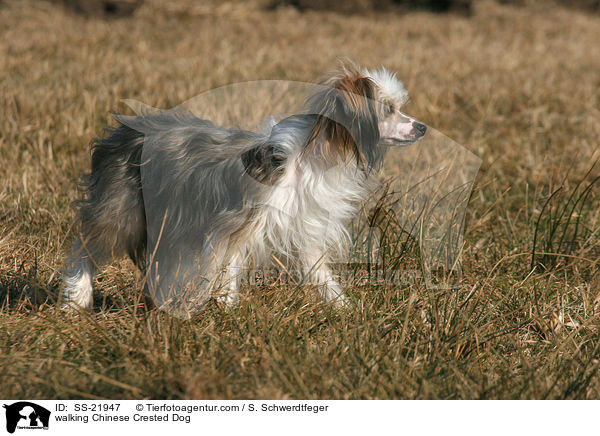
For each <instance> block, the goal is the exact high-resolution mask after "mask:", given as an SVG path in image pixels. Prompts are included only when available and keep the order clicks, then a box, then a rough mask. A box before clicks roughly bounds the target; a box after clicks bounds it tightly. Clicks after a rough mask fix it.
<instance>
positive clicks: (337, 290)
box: [323, 280, 350, 308]
mask: <svg viewBox="0 0 600 436" xmlns="http://www.w3.org/2000/svg"><path fill="white" fill-rule="evenodd" d="M323 299H324V300H325V301H327V302H328V303H332V304H334V305H335V306H337V307H339V308H346V307H348V306H349V305H350V300H348V297H347V296H346V294H345V293H344V290H343V289H342V287H341V286H340V284H339V283H338V282H336V281H333V280H331V281H329V282H328V283H327V285H325V289H324V292H323Z"/></svg>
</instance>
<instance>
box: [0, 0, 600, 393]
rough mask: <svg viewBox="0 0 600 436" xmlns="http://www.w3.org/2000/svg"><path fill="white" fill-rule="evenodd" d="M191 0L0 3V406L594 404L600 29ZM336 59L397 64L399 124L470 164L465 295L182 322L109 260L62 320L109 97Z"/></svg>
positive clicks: (409, 291) (525, 15)
mask: <svg viewBox="0 0 600 436" xmlns="http://www.w3.org/2000/svg"><path fill="white" fill-rule="evenodd" d="M204 5H205V4H204ZM204 5H203V6H200V5H199V4H195V3H192V2H191V1H189V2H187V1H183V0H182V1H180V2H175V1H171V2H160V1H158V0H157V1H150V2H147V4H145V5H144V6H143V7H142V8H141V9H140V10H139V11H138V12H137V13H136V16H135V17H133V18H128V19H123V20H118V21H112V22H105V21H96V20H85V19H83V18H81V17H78V16H74V15H71V14H69V13H66V12H64V11H63V10H61V9H58V8H56V7H54V6H52V5H51V4H49V3H46V2H33V1H21V2H8V3H3V4H2V5H0V35H1V36H2V38H1V42H0V180H1V183H0V297H1V301H2V308H1V309H0V368H2V371H1V372H0V397H8V398H31V397H37V398H41V397H43V398H67V397H69V398H88V397H94V398H96V397H101V398H123V397H125V398H142V397H152V398H258V397H260V398H297V397H303V398H322V399H324V398H596V399H597V398H600V382H599V381H598V380H599V378H598V377H597V371H598V367H599V365H600V362H599V360H598V359H599V354H600V352H599V349H598V347H600V323H599V321H600V318H599V315H600V304H599V301H600V300H599V296H600V291H599V289H598V287H599V283H600V274H599V266H598V255H599V253H600V251H599V248H600V246H599V241H598V232H599V229H600V225H599V224H600V223H599V221H598V220H599V216H598V211H599V210H600V208H599V207H598V206H599V204H598V200H599V198H598V186H596V185H592V186H591V188H590V189H589V191H588V192H589V195H587V196H585V197H581V195H582V192H583V191H584V189H585V188H586V187H587V186H588V185H589V184H590V183H592V181H593V180H594V178H595V177H597V176H598V175H599V174H600V169H599V168H598V167H595V168H593V169H592V171H591V172H590V173H589V174H587V173H588V170H589V169H590V168H591V167H592V163H593V161H594V160H595V159H596V158H597V157H598V138H600V76H599V75H598V71H600V45H599V44H598V41H600V17H598V16H588V15H585V14H583V13H575V12H569V11H566V10H563V9H560V8H555V7H545V8H542V7H541V6H535V5H533V6H530V7H527V8H512V7H510V6H501V5H498V4H496V3H492V2H485V1H482V2H477V4H476V5H475V6H476V7H475V11H474V15H473V16H472V17H471V18H465V17H460V16H439V15H432V14H428V13H424V12H420V13H411V14H409V15H404V16H394V15H390V14H387V15H384V16H377V15H373V16H369V17H360V16H341V15H335V14H332V13H317V12H307V13H305V14H300V13H298V12H297V11H295V10H293V9H285V8H284V9H279V10H275V11H264V10H261V9H259V8H258V7H257V5H255V4H252V3H243V2H232V3H225V4H223V5H221V6H218V7H214V8H212V7H209V6H204ZM342 56H347V57H350V58H352V59H355V60H356V61H358V62H359V63H361V64H364V65H369V66H374V65H380V64H383V65H386V66H387V67H389V68H391V69H393V70H396V71H398V73H399V76H400V77H401V78H402V79H403V80H404V81H405V83H406V86H407V87H408V89H409V90H410V91H411V95H412V101H411V102H410V104H409V106H408V108H407V112H409V113H410V114H412V115H414V116H416V117H417V118H419V119H421V120H423V121H424V122H426V123H428V124H430V125H432V126H434V127H436V128H437V129H439V130H441V131H442V132H444V133H446V134H447V135H448V136H450V137H452V138H454V139H455V140H457V141H458V142H460V143H462V144H464V145H465V146H466V147H467V148H468V149H470V150H472V151H473V152H474V153H476V154H478V155H479V156H480V157H482V158H483V160H484V163H483V167H482V170H481V172H480V174H479V176H478V179H477V183H476V189H475V192H474V194H473V196H472V199H471V204H470V208H469V212H468V217H467V230H466V245H465V250H464V261H465V262H464V263H465V265H464V267H465V277H464V286H463V287H462V288H461V289H459V290H456V291H431V290H427V289H426V288H425V287H423V286H421V285H418V284H417V285H413V286H398V287H390V286H387V287H386V286H381V287H378V288H369V289H366V288H364V287H357V288H355V289H352V290H350V292H349V294H350V297H351V299H352V300H353V301H354V302H355V303H356V304H355V306H354V307H353V308H352V309H349V310H348V311H345V312H339V311H335V310H334V309H333V308H331V307H329V306H327V305H323V304H321V303H318V302H315V301H314V300H313V299H312V298H311V297H310V294H309V293H307V292H305V291H304V289H291V288H286V287H283V286H277V285H273V286H269V285H267V286H262V287H256V288H254V289H251V290H250V292H249V294H248V296H247V297H246V298H244V300H243V302H242V305H241V307H240V308H239V309H237V310H235V311H234V312H233V313H231V312H227V311H224V310H222V308H221V307H219V306H218V305H216V304H214V303H211V304H210V305H209V306H208V307H207V309H206V311H205V312H204V313H203V314H202V315H201V316H199V317H197V318H196V319H194V320H193V321H191V322H182V321H178V320H176V319H171V318H169V317H168V316H167V315H165V314H162V313H159V312H157V311H156V310H155V309H152V308H148V307H146V306H145V305H144V304H142V303H140V289H139V286H138V281H137V280H138V279H137V278H136V276H135V273H134V271H133V269H132V267H131V266H130V265H129V264H128V263H127V262H125V261H123V262H122V263H120V264H115V265H112V266H109V267H107V268H106V269H105V270H103V272H102V274H101V275H100V277H99V282H98V286H97V287H98V289H99V291H100V292H98V293H97V294H96V302H97V307H96V309H95V310H94V311H93V312H91V313H88V314H82V315H80V316H75V317H68V316H66V315H65V314H64V313H61V312H60V311H57V310H56V309H55V308H54V306H53V305H52V299H53V298H54V295H55V294H56V292H57V290H58V286H59V281H58V279H57V271H58V270H59V269H60V267H61V264H62V261H63V256H64V253H65V251H66V250H67V249H68V245H69V241H70V239H71V238H72V232H73V230H74V229H73V227H72V226H73V222H74V208H73V207H72V202H73V200H75V199H76V198H77V197H78V193H77V188H76V181H77V179H78V177H79V175H80V174H81V173H83V172H85V171H86V170H87V168H88V165H89V152H88V148H87V144H88V143H89V140H90V138H91V137H92V136H94V135H96V134H98V132H99V131H100V129H101V126H102V125H103V124H106V123H108V122H110V121H109V114H108V112H109V111H110V110H119V109H121V110H122V109H123V106H122V105H121V104H120V99H121V98H135V99H137V100H140V101H143V102H146V103H148V104H151V105H153V106H155V107H171V106H173V105H175V104H177V103H180V102H182V101H184V100H186V99H188V98H190V97H192V96H194V95H196V94H198V93H200V92H201V91H204V90H207V89H210V88H212V87H215V86H217V85H223V84H227V83H231V82H239V81H243V80H250V79H267V78H270V79H297V80H304V81H312V80H315V79H316V78H317V77H318V76H319V74H320V73H322V72H323V71H327V70H330V69H332V68H333V67H335V65H336V63H337V59H338V58H340V57H342ZM586 174H587V176H586ZM580 181H583V182H582V184H581V185H580V186H577V184H578V183H579V182H580ZM561 186H562V189H561V190H560V191H559V193H557V194H556V195H554V196H553V197H552V198H551V199H550V200H549V201H547V200H548V198H549V197H550V195H551V194H552V193H553V192H554V191H555V190H556V189H558V188H559V187H561ZM578 198H581V201H579V202H577V199H578ZM546 203H547V204H546ZM574 204H575V205H576V207H573V205H574ZM544 205H546V206H544ZM536 230H537V231H536ZM534 235H535V236H536V243H535V247H534ZM534 250H535V251H537V252H545V253H546V254H535V255H533V256H532V251H534ZM548 250H549V252H548ZM405 262H406V266H407V267H412V266H413V265H414V263H415V260H414V259H411V258H410V256H409V257H407V259H406V260H405ZM532 266H533V267H534V268H533V270H532V268H531V267H532ZM142 301H143V300H142Z"/></svg>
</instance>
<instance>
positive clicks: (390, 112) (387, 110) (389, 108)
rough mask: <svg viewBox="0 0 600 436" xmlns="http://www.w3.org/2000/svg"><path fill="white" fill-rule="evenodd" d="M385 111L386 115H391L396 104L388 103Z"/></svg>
mask: <svg viewBox="0 0 600 436" xmlns="http://www.w3.org/2000/svg"><path fill="white" fill-rule="evenodd" d="M383 111H384V113H385V116H386V117H389V116H390V115H392V114H393V113H394V105H392V104H386V105H385V108H384V110H383Z"/></svg>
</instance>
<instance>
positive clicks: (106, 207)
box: [61, 126, 146, 307]
mask: <svg viewBox="0 0 600 436" xmlns="http://www.w3.org/2000/svg"><path fill="white" fill-rule="evenodd" d="M109 133H110V135H109V136H107V137H106V138H102V139H98V140H96V141H95V146H94V153H93V156H92V173H91V175H90V177H89V180H88V182H87V184H86V188H87V195H86V197H87V198H86V199H85V200H84V201H82V202H80V205H81V208H80V218H81V236H80V238H79V240H78V241H77V242H76V243H75V245H74V246H73V249H72V251H71V255H70V256H69V259H68V261H67V268H66V273H65V274H64V275H63V279H64V282H65V286H64V288H63V291H62V294H61V295H62V306H63V307H90V306H91V304H92V292H93V289H92V282H93V279H94V275H95V272H96V268H97V267H98V266H100V265H101V264H103V263H105V262H107V261H108V260H110V259H111V258H113V257H119V256H122V255H124V254H129V256H130V257H131V259H132V260H133V261H134V263H135V264H136V265H137V266H138V267H139V268H140V269H141V270H142V271H143V270H144V269H145V254H146V217H145V212H144V200H143V197H142V188H141V176H140V159H141V152H142V145H143V139H144V138H143V135H142V134H140V133H139V132H136V131H135V130H132V129H130V128H128V127H126V126H120V127H118V128H116V129H111V130H109Z"/></svg>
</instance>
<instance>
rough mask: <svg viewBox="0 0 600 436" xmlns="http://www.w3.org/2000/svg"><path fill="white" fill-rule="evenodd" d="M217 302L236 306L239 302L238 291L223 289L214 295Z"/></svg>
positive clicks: (227, 305)
mask: <svg viewBox="0 0 600 436" xmlns="http://www.w3.org/2000/svg"><path fill="white" fill-rule="evenodd" d="M214 298H215V300H217V302H218V303H219V304H222V305H223V306H226V307H236V306H238V305H239V304H240V294H239V292H234V291H226V290H223V291H221V292H219V293H217V294H216V295H215V296H214Z"/></svg>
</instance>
